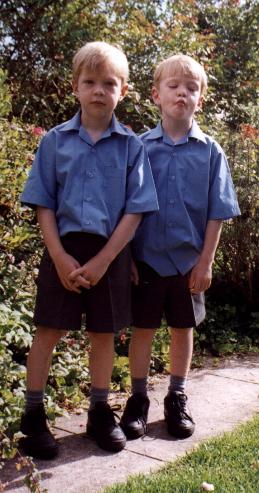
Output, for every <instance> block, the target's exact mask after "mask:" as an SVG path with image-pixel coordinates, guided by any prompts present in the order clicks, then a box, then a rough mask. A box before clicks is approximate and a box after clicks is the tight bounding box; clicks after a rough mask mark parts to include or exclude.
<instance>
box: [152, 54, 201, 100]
mask: <svg viewBox="0 0 259 493" xmlns="http://www.w3.org/2000/svg"><path fill="white" fill-rule="evenodd" d="M179 73H180V74H183V75H185V76H187V77H192V78H194V79H197V80H199V81H200V83H201V94H204V93H205V92H206V89H207V85H208V79H207V75H206V73H205V70H204V68H203V66H202V65H201V64H200V63H199V62H196V60H194V58H192V57H190V56H188V55H183V54H182V53H179V54H178V55H172V56H170V57H168V58H166V59H165V60H163V61H162V62H160V63H159V65H158V66H157V68H156V70H155V73H154V86H155V87H159V84H160V82H161V80H162V79H163V77H170V76H174V75H176V74H179Z"/></svg>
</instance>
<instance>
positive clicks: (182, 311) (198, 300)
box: [165, 273, 205, 328]
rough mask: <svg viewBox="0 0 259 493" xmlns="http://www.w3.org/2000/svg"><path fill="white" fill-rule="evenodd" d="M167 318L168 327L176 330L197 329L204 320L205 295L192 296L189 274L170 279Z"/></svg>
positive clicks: (166, 307)
mask: <svg viewBox="0 0 259 493" xmlns="http://www.w3.org/2000/svg"><path fill="white" fill-rule="evenodd" d="M165 316H166V320H167V323H168V325H170V327H176V328H190V327H197V326H198V325H199V324H200V323H201V322H202V320H204V318H205V302H204V293H200V294H195V295H193V294H191V292H190V289H189V273H188V274H186V275H184V276H182V275H181V274H179V275H177V276H172V277H171V278H170V281H169V283H168V288H167V293H166V303H165Z"/></svg>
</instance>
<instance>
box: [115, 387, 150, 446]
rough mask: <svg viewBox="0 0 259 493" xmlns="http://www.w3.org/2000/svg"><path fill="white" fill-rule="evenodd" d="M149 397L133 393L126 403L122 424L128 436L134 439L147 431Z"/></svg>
mask: <svg viewBox="0 0 259 493" xmlns="http://www.w3.org/2000/svg"><path fill="white" fill-rule="evenodd" d="M148 409H149V398H148V397H147V396H145V395H143V394H140V393H137V394H133V395H132V396H131V397H130V398H129V399H128V400H127V403H126V407H125V409H124V412H123V415H122V417H121V422H120V425H121V427H122V429H123V431H124V433H125V435H126V437H127V438H129V439H131V440H134V439H135V438H139V437H142V436H143V435H144V434H145V433H146V431H147V415H148Z"/></svg>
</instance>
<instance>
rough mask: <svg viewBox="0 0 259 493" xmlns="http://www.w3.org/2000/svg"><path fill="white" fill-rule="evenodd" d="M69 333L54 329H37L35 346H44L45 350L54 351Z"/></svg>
mask: <svg viewBox="0 0 259 493" xmlns="http://www.w3.org/2000/svg"><path fill="white" fill-rule="evenodd" d="M66 333H67V331H65V330H60V329H52V328H50V327H41V326H39V327H37V330H36V333H35V337H34V341H33V345H34V346H36V345H37V346H43V347H45V348H49V349H54V347H55V346H56V344H57V343H58V342H59V340H60V339H61V338H62V337H64V336H65V335H66Z"/></svg>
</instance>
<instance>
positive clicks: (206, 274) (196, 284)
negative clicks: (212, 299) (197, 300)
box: [189, 261, 212, 294]
mask: <svg viewBox="0 0 259 493" xmlns="http://www.w3.org/2000/svg"><path fill="white" fill-rule="evenodd" d="M211 280H212V265H211V264H206V263H203V262H201V261H199V262H198V263H197V264H196V265H195V266H194V267H193V269H192V271H191V275H190V279H189V288H190V291H191V293H192V294H198V293H202V292H203V291H206V289H208V288H209V287H210V285H211Z"/></svg>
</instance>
